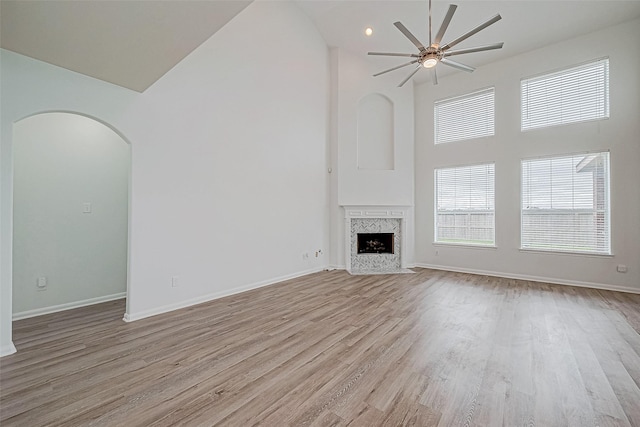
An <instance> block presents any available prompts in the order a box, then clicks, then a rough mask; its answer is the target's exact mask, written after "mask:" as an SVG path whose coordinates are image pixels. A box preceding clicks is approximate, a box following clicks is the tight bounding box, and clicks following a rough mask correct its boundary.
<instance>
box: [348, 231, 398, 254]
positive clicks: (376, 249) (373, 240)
mask: <svg viewBox="0 0 640 427" xmlns="http://www.w3.org/2000/svg"><path fill="white" fill-rule="evenodd" d="M357 239H358V249H357V251H358V252H357V253H358V254H393V253H394V233H358V237H357Z"/></svg>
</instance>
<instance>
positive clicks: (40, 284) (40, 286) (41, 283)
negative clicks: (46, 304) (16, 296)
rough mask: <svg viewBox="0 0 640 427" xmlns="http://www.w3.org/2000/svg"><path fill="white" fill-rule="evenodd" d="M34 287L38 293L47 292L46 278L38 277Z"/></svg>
mask: <svg viewBox="0 0 640 427" xmlns="http://www.w3.org/2000/svg"><path fill="white" fill-rule="evenodd" d="M36 286H37V288H38V290H39V291H46V290H47V278H46V277H44V276H41V277H38V280H37V281H36Z"/></svg>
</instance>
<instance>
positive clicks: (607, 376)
mask: <svg viewBox="0 0 640 427" xmlns="http://www.w3.org/2000/svg"><path fill="white" fill-rule="evenodd" d="M416 271H417V272H418V273H417V274H404V275H382V276H349V275H348V274H347V273H346V272H344V271H332V272H322V273H318V274H313V275H310V276H306V277H303V278H300V279H296V280H291V281H288V282H284V283H282V284H279V285H274V286H270V287H266V288H262V289H258V290H255V291H251V292H246V293H243V294H240V295H236V296H231V297H228V298H223V299H219V300H216V301H213V302H210V303H207V304H202V305H198V306H195V307H191V308H187V309H183V310H179V311H175V312H172V313H168V314H166V315H161V316H156V317H153V318H149V319H145V320H140V321H137V322H133V323H125V322H123V321H122V320H121V319H122V315H123V312H124V302H123V301H116V302H112V303H105V304H100V305H96V306H92V307H87V308H82V309H77V310H72V311H67V312H64V313H58V314H53V315H48V316H41V317H38V318H32V319H26V320H21V321H18V322H15V323H14V329H15V331H14V338H15V340H14V343H15V344H16V347H17V348H18V353H17V354H15V355H12V356H7V357H4V358H2V359H0V364H1V367H0V386H1V388H2V390H1V394H0V398H1V400H0V406H1V407H0V423H1V424H2V426H29V427H31V426H44V425H47V426H62V425H64V426H75V425H108V426H170V425H188V426H192V425H194V426H195V425H223V426H252V425H263V426H346V425H348V426H366V427H371V426H377V425H386V426H401V425H416V426H436V425H442V426H450V425H453V426H457V425H464V426H467V425H478V426H500V425H504V426H534V425H537V426H569V425H571V426H580V427H583V426H629V425H631V426H640V389H639V386H640V335H639V331H640V295H631V294H622V293H616V292H606V291H597V290H591V289H581V288H573V287H568V286H553V285H546V284H538V283H533V282H525V281H516V280H508V279H497V278H491V277H484V276H474V275H468V274H459V273H447V272H439V271H433V270H426V269H416Z"/></svg>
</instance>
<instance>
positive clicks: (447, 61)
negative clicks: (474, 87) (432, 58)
mask: <svg viewBox="0 0 640 427" xmlns="http://www.w3.org/2000/svg"><path fill="white" fill-rule="evenodd" d="M440 62H442V63H443V64H444V65H448V66H450V67H453V68H457V69H458V70H462V71H467V72H469V73H471V72H473V70H475V68H473V67H470V66H468V65H464V64H461V63H459V62H456V61H452V60H450V59H447V58H442V59H441V60H440Z"/></svg>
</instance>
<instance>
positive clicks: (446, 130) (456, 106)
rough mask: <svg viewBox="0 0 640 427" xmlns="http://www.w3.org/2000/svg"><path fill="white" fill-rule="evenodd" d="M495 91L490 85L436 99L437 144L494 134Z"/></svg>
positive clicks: (435, 126)
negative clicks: (476, 90)
mask: <svg viewBox="0 0 640 427" xmlns="http://www.w3.org/2000/svg"><path fill="white" fill-rule="evenodd" d="M494 92H495V90H494V88H489V89H484V90H481V91H478V92H473V93H469V94H466V95H462V96H457V97H455V98H448V99H443V100H441V101H438V102H436V103H435V105H434V123H435V125H434V128H435V139H434V140H435V143H436V144H443V143H445V142H452V141H460V140H463V139H471V138H479V137H482V136H491V135H494V134H495V130H494V128H495V120H494V103H495V95H494Z"/></svg>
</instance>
